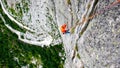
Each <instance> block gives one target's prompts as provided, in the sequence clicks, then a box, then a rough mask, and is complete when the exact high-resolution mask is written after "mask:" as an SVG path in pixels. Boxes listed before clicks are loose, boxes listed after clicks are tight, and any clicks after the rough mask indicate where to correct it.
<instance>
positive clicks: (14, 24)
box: [0, 6, 26, 32]
mask: <svg viewBox="0 0 120 68" xmlns="http://www.w3.org/2000/svg"><path fill="white" fill-rule="evenodd" d="M0 14H1V15H2V16H3V18H4V19H5V21H6V24H9V25H10V26H11V27H12V28H13V29H16V30H18V31H21V32H26V30H25V29H22V28H20V27H19V26H18V25H17V24H16V23H14V22H13V21H11V20H10V19H9V18H8V16H7V15H6V14H5V13H4V12H3V10H2V8H1V6H0Z"/></svg>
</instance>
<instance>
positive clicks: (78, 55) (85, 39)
mask: <svg viewBox="0 0 120 68" xmlns="http://www.w3.org/2000/svg"><path fill="white" fill-rule="evenodd" d="M29 1H30V6H29V7H30V10H29V11H28V12H27V13H25V14H24V15H23V17H22V21H23V22H24V25H26V26H27V27H29V28H30V29H32V30H33V29H34V30H35V33H34V34H32V33H29V31H27V32H26V35H25V36H24V37H25V38H30V39H32V40H33V41H36V40H40V39H42V38H46V36H50V38H47V40H49V39H51V37H52V44H59V43H62V42H63V44H64V49H65V53H66V55H65V56H66V60H65V64H64V68H83V67H84V68H120V53H119V52H120V3H118V2H117V0H116V1H115V0H104V1H103V0H35V1H33V0H29ZM112 3H114V4H112ZM111 4H112V5H111ZM29 17H30V18H31V20H29ZM64 23H66V24H67V26H68V29H70V31H71V34H62V33H61V32H60V29H59V27H60V26H61V25H62V24H64ZM51 25H52V28H51ZM54 26H55V27H54ZM41 27H46V28H44V29H42V28H41ZM57 27H58V28H57ZM46 30H47V31H46ZM53 30H55V31H53ZM40 31H41V33H43V34H45V35H44V36H43V35H42V34H41V33H39V32H40ZM52 31H53V32H52ZM38 35H40V37H39V39H37V38H38V37H37V36H38ZM60 35H61V36H60ZM31 36H33V37H31ZM41 36H43V37H41ZM50 42H51V41H50ZM33 44H34V43H33ZM39 46H40V45H39Z"/></svg>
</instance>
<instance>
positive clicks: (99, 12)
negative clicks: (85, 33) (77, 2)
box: [71, 0, 120, 32]
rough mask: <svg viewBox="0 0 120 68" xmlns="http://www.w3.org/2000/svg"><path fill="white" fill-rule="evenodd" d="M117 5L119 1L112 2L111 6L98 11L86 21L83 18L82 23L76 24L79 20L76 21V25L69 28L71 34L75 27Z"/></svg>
mask: <svg viewBox="0 0 120 68" xmlns="http://www.w3.org/2000/svg"><path fill="white" fill-rule="evenodd" d="M118 3H120V0H117V1H115V2H113V3H112V4H110V5H108V6H106V7H105V8H104V9H102V10H100V11H98V12H97V13H95V14H93V15H91V16H89V17H88V18H87V19H86V18H85V17H83V19H82V22H80V23H78V22H79V20H77V21H76V23H77V24H76V25H75V26H73V27H71V32H73V29H75V27H76V26H77V25H82V24H83V23H84V22H85V21H87V20H90V19H92V18H94V17H95V16H96V15H99V14H102V13H104V12H105V10H108V9H109V8H111V7H113V6H114V5H116V4H118Z"/></svg>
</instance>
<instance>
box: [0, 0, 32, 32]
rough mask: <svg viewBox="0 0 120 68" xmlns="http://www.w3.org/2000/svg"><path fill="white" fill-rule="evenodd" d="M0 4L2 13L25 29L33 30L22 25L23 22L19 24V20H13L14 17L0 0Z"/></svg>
mask: <svg viewBox="0 0 120 68" xmlns="http://www.w3.org/2000/svg"><path fill="white" fill-rule="evenodd" d="M0 4H1V7H2V9H3V11H4V13H5V14H6V15H7V16H8V17H9V18H10V19H11V20H12V21H14V22H15V23H16V24H17V25H18V26H19V27H21V28H25V29H27V30H29V31H32V32H34V30H31V29H30V28H28V27H26V26H24V25H23V24H21V23H20V22H18V21H17V20H15V19H14V18H13V17H12V16H11V15H10V14H9V13H8V12H7V11H6V10H5V8H4V6H3V3H2V1H1V0H0Z"/></svg>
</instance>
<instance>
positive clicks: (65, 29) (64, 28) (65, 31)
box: [60, 24, 70, 34]
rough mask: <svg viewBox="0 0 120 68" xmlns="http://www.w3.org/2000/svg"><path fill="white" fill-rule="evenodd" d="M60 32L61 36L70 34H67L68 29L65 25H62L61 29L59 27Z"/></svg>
mask: <svg viewBox="0 0 120 68" xmlns="http://www.w3.org/2000/svg"><path fill="white" fill-rule="evenodd" d="M60 30H61V32H62V33H63V34H66V33H70V32H69V29H67V25H66V24H63V25H62V26H61V27H60Z"/></svg>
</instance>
